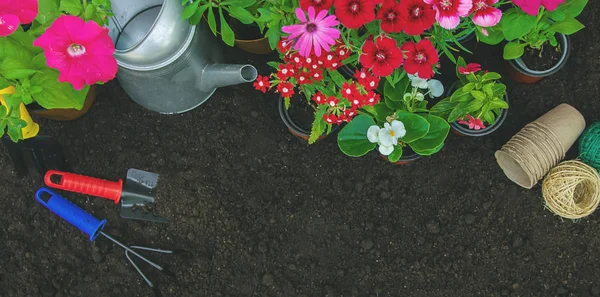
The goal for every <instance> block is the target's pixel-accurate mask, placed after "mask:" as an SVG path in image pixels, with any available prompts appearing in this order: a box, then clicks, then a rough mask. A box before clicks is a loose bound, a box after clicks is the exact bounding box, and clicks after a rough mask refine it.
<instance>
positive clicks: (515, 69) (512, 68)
mask: <svg viewBox="0 0 600 297" xmlns="http://www.w3.org/2000/svg"><path fill="white" fill-rule="evenodd" d="M559 37H560V38H558V40H559V42H560V46H561V49H562V50H563V53H562V56H561V57H560V60H558V62H557V63H556V64H555V65H554V66H552V68H550V69H547V70H543V71H538V70H533V69H529V68H528V67H527V65H525V63H524V62H523V60H522V59H521V58H517V59H514V60H508V61H504V68H505V69H506V71H507V72H508V73H509V74H510V77H511V78H512V79H513V80H515V81H516V82H519V83H523V84H534V83H537V82H538V81H540V80H542V79H543V78H544V77H547V76H550V75H552V74H554V73H556V72H558V71H559V70H560V69H562V68H563V67H564V66H565V65H566V64H567V59H568V58H569V54H570V53H571V44H570V41H571V40H570V38H569V36H567V35H564V34H559Z"/></svg>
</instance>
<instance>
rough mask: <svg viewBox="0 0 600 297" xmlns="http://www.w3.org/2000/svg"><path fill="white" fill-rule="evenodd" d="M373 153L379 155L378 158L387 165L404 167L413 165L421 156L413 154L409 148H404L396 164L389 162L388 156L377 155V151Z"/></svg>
mask: <svg viewBox="0 0 600 297" xmlns="http://www.w3.org/2000/svg"><path fill="white" fill-rule="evenodd" d="M375 153H377V154H379V156H380V157H381V158H382V159H384V160H386V161H387V162H388V163H392V164H394V165H406V164H410V163H413V162H414V161H416V160H418V159H421V158H422V157H423V156H421V155H419V154H417V153H415V152H413V150H412V149H411V148H410V147H409V146H405V147H404V148H403V149H402V157H400V160H398V161H397V162H390V160H389V159H388V156H384V155H382V154H380V153H379V151H375Z"/></svg>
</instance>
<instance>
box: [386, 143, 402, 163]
mask: <svg viewBox="0 0 600 297" xmlns="http://www.w3.org/2000/svg"><path fill="white" fill-rule="evenodd" d="M402 153H403V152H402V147H401V146H399V145H396V146H394V150H393V151H392V153H391V154H389V155H388V160H390V162H392V163H395V162H398V160H400V158H401V157H402Z"/></svg>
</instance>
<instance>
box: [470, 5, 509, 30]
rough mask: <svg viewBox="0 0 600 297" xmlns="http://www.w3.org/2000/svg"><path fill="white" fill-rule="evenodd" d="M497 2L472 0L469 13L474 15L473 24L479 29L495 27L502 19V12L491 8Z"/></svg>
mask: <svg viewBox="0 0 600 297" xmlns="http://www.w3.org/2000/svg"><path fill="white" fill-rule="evenodd" d="M497 2H498V0H473V8H471V11H470V12H469V14H471V13H475V14H474V15H473V23H475V25H477V26H481V27H493V26H496V25H497V24H498V23H499V22H500V19H502V11H501V10H500V9H498V8H496V7H494V6H493V5H494V4H496V3H497Z"/></svg>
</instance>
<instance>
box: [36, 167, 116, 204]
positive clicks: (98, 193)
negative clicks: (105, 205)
mask: <svg viewBox="0 0 600 297" xmlns="http://www.w3.org/2000/svg"><path fill="white" fill-rule="evenodd" d="M44 182H45V183H46V185H47V186H49V187H52V188H55V189H59V190H65V191H69V192H75V193H80V194H85V195H90V196H95V197H100V198H105V199H110V200H112V201H114V202H115V204H118V203H119V201H120V200H121V192H122V191H123V180H121V179H120V180H119V181H117V182H113V181H108V180H103V179H99V178H95V177H88V176H83V175H79V174H74V173H68V172H62V171H57V170H49V171H48V172H46V176H45V177H44Z"/></svg>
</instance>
